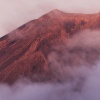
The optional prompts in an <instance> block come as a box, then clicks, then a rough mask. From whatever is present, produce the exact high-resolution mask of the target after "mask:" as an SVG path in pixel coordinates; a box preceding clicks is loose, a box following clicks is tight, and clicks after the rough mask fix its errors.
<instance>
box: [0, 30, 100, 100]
mask: <svg viewBox="0 0 100 100" xmlns="http://www.w3.org/2000/svg"><path fill="white" fill-rule="evenodd" d="M99 43H100V31H93V30H84V31H81V32H79V33H76V34H75V35H73V36H72V37H70V38H69V39H67V40H66V42H65V43H64V44H62V45H60V46H56V47H54V50H53V51H52V52H51V53H50V54H49V56H48V63H49V68H50V70H51V74H52V75H53V77H54V78H55V80H54V81H52V82H38V83H36V82H34V83H33V82H31V81H30V80H28V79H23V80H18V81H17V82H16V83H15V84H13V85H11V86H9V85H8V84H0V100H100V94H99V93H100V86H99V85H100V78H99V77H100V52H99V51H100V45H99Z"/></svg>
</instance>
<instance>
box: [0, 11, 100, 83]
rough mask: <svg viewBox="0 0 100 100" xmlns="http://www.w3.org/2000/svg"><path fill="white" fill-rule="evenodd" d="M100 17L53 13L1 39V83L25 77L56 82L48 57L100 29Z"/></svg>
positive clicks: (95, 15) (60, 12)
mask: <svg viewBox="0 0 100 100" xmlns="http://www.w3.org/2000/svg"><path fill="white" fill-rule="evenodd" d="M99 15H100V14H99V13H97V14H71V13H65V12H62V11H59V10H53V11H51V12H49V13H47V14H45V15H43V16H42V17H40V18H39V19H36V20H32V21H30V22H28V23H26V24H24V25H23V26H21V27H19V28H17V29H16V30H14V31H12V32H11V33H9V34H7V35H5V36H3V37H2V38H0V81H1V82H8V83H13V82H15V81H16V80H17V79H18V78H21V77H28V78H31V79H32V80H36V81H41V80H42V81H43V80H44V81H45V80H52V77H51V73H50V70H49V65H48V60H47V57H48V54H49V53H50V52H51V51H52V50H53V46H56V45H60V44H61V43H63V42H64V41H65V40H66V39H67V38H69V37H71V36H72V35H73V34H76V33H77V32H78V31H80V30H83V29H92V30H97V29H99V28H100V16H99ZM35 74H37V76H39V77H40V78H36V76H34V75H35Z"/></svg>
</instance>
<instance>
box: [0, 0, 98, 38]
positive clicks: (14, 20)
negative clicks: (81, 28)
mask: <svg viewBox="0 0 100 100" xmlns="http://www.w3.org/2000/svg"><path fill="white" fill-rule="evenodd" d="M53 9H59V10H62V11H65V12H81V13H95V12H99V11H100V0H0V37H1V36H3V35H5V34H7V33H8V32H10V31H12V30H14V29H16V28H17V27H19V26H21V25H22V24H24V23H26V22H28V21H30V20H32V19H35V18H38V17H40V16H41V15H43V14H45V13H46V12H49V11H50V10H53Z"/></svg>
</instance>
